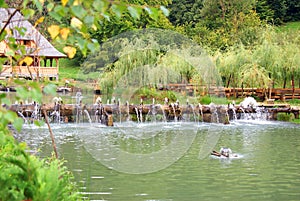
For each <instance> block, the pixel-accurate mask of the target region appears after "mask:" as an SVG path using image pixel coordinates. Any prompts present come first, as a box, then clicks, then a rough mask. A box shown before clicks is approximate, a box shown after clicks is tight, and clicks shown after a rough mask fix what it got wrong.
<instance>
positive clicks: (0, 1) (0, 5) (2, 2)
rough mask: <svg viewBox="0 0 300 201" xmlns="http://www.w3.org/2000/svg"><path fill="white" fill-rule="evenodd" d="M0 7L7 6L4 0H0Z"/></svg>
mask: <svg viewBox="0 0 300 201" xmlns="http://www.w3.org/2000/svg"><path fill="white" fill-rule="evenodd" d="M0 8H7V5H6V3H5V1H4V0H0Z"/></svg>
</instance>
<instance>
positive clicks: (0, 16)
mask: <svg viewBox="0 0 300 201" xmlns="http://www.w3.org/2000/svg"><path fill="white" fill-rule="evenodd" d="M14 11H15V9H13V8H8V9H5V8H0V30H1V29H2V28H3V27H4V26H5V25H6V24H7V20H8V19H9V18H10V17H11V16H12V15H13V16H12V18H11V20H10V22H9V24H7V26H6V28H5V29H6V30H7V32H8V34H7V36H6V38H5V39H4V40H2V41H0V57H2V58H3V57H6V58H8V59H7V62H6V63H5V64H4V65H3V66H2V68H1V67H0V69H1V71H0V77H6V78H7V77H23V78H27V79H36V78H42V77H48V78H50V79H51V80H52V79H56V80H58V75H59V59H60V58H64V57H66V55H65V54H63V53H61V52H59V51H58V50H57V49H56V48H55V47H54V46H53V45H51V43H50V42H49V41H48V40H47V39H46V38H45V37H44V36H43V35H42V34H41V33H40V32H39V31H38V30H37V28H36V27H34V26H33V25H32V24H31V23H30V22H29V21H28V20H25V19H24V17H23V16H22V14H21V13H20V12H18V11H17V12H14ZM20 28H24V30H25V32H24V33H23V34H21V33H20V32H19V31H17V30H20ZM8 37H14V38H15V40H16V43H18V44H20V45H24V46H25V52H26V53H25V55H23V56H24V57H31V58H32V61H33V62H32V63H31V64H30V65H28V64H26V62H21V60H20V61H14V60H12V59H9V56H8V55H7V54H6V53H7V52H8V51H9V50H10V49H9V47H8Z"/></svg>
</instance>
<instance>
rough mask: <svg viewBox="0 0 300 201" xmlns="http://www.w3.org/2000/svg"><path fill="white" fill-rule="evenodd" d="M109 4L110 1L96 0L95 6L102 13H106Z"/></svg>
mask: <svg viewBox="0 0 300 201" xmlns="http://www.w3.org/2000/svg"><path fill="white" fill-rule="evenodd" d="M108 5H109V1H102V0H94V2H93V7H94V8H95V9H96V10H97V11H98V12H100V13H104V12H105V11H106V10H107V8H108Z"/></svg>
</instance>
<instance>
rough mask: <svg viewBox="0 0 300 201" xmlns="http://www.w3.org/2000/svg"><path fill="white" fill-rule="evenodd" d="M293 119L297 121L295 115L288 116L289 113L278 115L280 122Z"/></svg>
mask: <svg viewBox="0 0 300 201" xmlns="http://www.w3.org/2000/svg"><path fill="white" fill-rule="evenodd" d="M293 119H295V117H294V114H288V113H278V114H277V120H278V121H292V120H293Z"/></svg>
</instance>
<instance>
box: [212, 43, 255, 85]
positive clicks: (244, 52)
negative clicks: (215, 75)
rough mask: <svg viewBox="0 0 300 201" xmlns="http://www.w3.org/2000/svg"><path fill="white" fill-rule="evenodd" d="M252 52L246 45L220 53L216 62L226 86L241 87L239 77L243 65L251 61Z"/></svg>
mask: <svg viewBox="0 0 300 201" xmlns="http://www.w3.org/2000/svg"><path fill="white" fill-rule="evenodd" d="M251 59H252V53H251V51H250V50H248V49H246V48H245V47H244V46H239V47H235V48H232V49H231V50H229V51H227V52H225V53H218V56H216V64H217V67H218V69H219V72H220V73H221V76H222V77H223V81H224V82H225V83H226V85H225V86H226V87H230V86H231V87H239V84H240V83H239V82H238V79H239V77H240V74H241V69H242V67H243V66H244V65H245V64H247V63H249V62H251Z"/></svg>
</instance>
